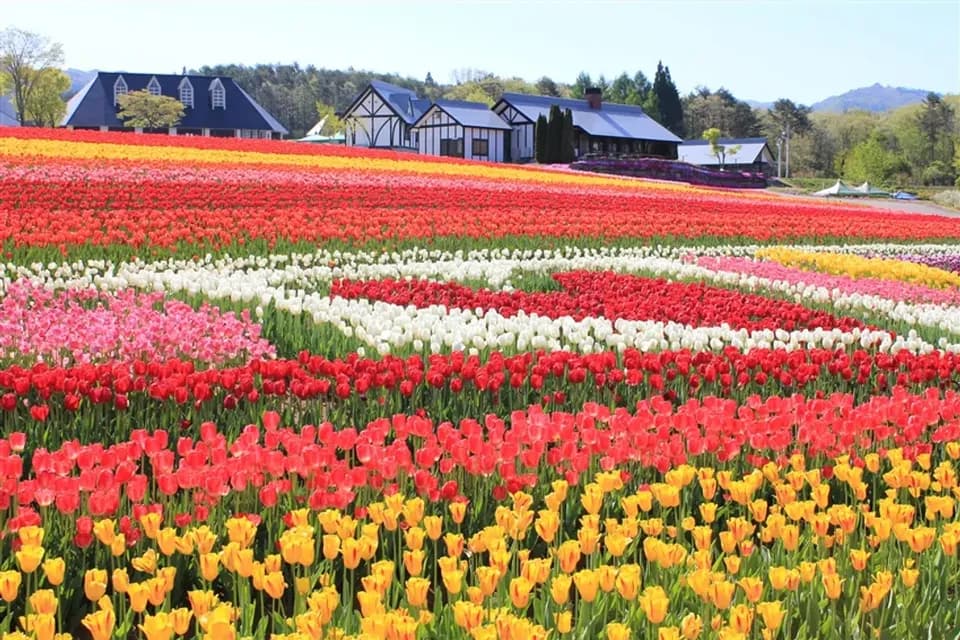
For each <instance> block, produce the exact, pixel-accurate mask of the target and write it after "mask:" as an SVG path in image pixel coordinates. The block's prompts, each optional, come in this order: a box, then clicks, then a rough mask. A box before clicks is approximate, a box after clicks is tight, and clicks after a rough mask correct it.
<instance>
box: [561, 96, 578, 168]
mask: <svg viewBox="0 0 960 640" xmlns="http://www.w3.org/2000/svg"><path fill="white" fill-rule="evenodd" d="M573 147H574V132H573V112H572V111H570V109H565V110H564V112H563V125H562V127H561V129H560V162H563V163H566V164H569V163H571V162H573V161H574V155H575V154H574V152H573Z"/></svg>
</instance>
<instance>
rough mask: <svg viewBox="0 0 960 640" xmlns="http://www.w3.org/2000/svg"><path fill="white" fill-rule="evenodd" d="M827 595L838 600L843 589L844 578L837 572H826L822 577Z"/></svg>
mask: <svg viewBox="0 0 960 640" xmlns="http://www.w3.org/2000/svg"><path fill="white" fill-rule="evenodd" d="M820 580H821V582H822V583H823V590H824V591H825V592H826V594H827V597H828V598H830V599H831V600H836V599H837V598H839V597H840V594H841V593H842V591H843V582H844V581H843V580H842V579H841V578H840V576H838V575H837V574H836V573H825V574H823V576H822V577H821V578H820Z"/></svg>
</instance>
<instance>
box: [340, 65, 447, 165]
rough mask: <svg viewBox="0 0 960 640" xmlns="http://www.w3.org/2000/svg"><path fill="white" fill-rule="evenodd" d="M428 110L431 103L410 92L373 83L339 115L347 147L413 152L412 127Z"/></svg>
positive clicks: (416, 144)
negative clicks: (344, 130) (344, 131)
mask: <svg viewBox="0 0 960 640" xmlns="http://www.w3.org/2000/svg"><path fill="white" fill-rule="evenodd" d="M429 108H430V101H429V100H424V99H422V98H420V97H418V96H417V94H416V93H414V92H413V91H411V90H410V89H405V88H403V87H398V86H397V85H395V84H390V83H389V82H382V81H380V80H373V81H372V82H371V83H370V84H369V85H367V87H366V88H365V89H364V90H363V91H361V92H360V94H359V95H358V96H357V97H356V98H354V100H353V102H351V103H350V106H348V107H347V108H346V109H344V110H343V111H342V112H340V113H338V114H337V115H338V117H339V118H340V119H341V120H342V121H343V124H344V128H345V129H346V136H347V140H346V142H347V146H351V147H370V148H386V149H398V148H400V149H409V150H411V151H416V150H417V149H418V141H417V138H416V133H415V132H414V131H413V125H414V123H415V122H416V121H417V120H418V119H419V118H420V116H422V115H423V114H424V112H425V111H426V110H427V109H429Z"/></svg>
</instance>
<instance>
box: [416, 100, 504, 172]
mask: <svg viewBox="0 0 960 640" xmlns="http://www.w3.org/2000/svg"><path fill="white" fill-rule="evenodd" d="M413 131H414V132H415V134H416V138H417V141H418V150H419V152H420V153H422V154H424V155H431V156H450V157H454V158H466V159H468V160H486V161H488V162H503V161H504V149H505V144H504V140H505V138H506V137H509V134H510V125H508V124H507V123H506V122H504V121H503V120H502V119H501V118H500V117H499V116H498V115H497V114H495V113H494V112H492V111H490V107H488V106H487V105H486V104H484V103H482V102H464V101H461V100H437V101H436V102H434V103H433V105H432V106H431V107H430V108H429V109H427V111H426V112H425V113H424V114H423V115H422V116H420V118H419V119H418V120H417V121H416V122H415V123H414V125H413Z"/></svg>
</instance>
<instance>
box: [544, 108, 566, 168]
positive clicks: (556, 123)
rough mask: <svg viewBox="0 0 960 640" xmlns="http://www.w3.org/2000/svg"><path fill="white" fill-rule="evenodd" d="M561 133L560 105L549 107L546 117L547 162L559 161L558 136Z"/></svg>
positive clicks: (561, 116)
mask: <svg viewBox="0 0 960 640" xmlns="http://www.w3.org/2000/svg"><path fill="white" fill-rule="evenodd" d="M562 135H563V113H562V112H561V111H560V107H558V106H557V105H553V106H551V107H550V115H549V117H548V118H547V162H548V163H554V162H560V138H561V136H562Z"/></svg>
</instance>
